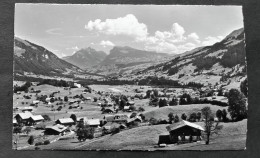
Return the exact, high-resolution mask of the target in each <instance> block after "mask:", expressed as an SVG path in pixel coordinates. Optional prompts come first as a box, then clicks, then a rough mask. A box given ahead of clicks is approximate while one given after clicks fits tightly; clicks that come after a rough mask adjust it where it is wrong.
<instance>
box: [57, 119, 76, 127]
mask: <svg viewBox="0 0 260 158" xmlns="http://www.w3.org/2000/svg"><path fill="white" fill-rule="evenodd" d="M56 124H61V125H64V126H71V125H73V124H75V122H74V121H73V119H72V118H62V119H58V120H57V121H56Z"/></svg>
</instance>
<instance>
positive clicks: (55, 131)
mask: <svg viewBox="0 0 260 158" xmlns="http://www.w3.org/2000/svg"><path fill="white" fill-rule="evenodd" d="M66 131H68V127H66V126H63V125H60V124H57V125H55V126H47V127H46V128H45V131H44V134H45V135H60V134H61V135H63V134H65V132H66Z"/></svg>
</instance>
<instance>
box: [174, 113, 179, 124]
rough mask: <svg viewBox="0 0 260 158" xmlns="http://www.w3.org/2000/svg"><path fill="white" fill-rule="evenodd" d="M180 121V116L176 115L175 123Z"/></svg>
mask: <svg viewBox="0 0 260 158" xmlns="http://www.w3.org/2000/svg"><path fill="white" fill-rule="evenodd" d="M179 121H180V120H179V116H178V115H175V117H174V123H177V122H179Z"/></svg>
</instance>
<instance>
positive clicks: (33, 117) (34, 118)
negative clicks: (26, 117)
mask: <svg viewBox="0 0 260 158" xmlns="http://www.w3.org/2000/svg"><path fill="white" fill-rule="evenodd" d="M31 118H32V119H33V120H34V121H40V120H44V118H43V117H42V115H34V116H31Z"/></svg>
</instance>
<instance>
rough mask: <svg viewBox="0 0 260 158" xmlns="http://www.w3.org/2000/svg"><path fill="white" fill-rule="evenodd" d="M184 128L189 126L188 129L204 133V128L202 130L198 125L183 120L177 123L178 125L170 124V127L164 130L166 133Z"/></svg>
mask: <svg viewBox="0 0 260 158" xmlns="http://www.w3.org/2000/svg"><path fill="white" fill-rule="evenodd" d="M184 126H189V127H192V128H196V129H199V130H201V131H204V128H202V127H201V126H200V125H197V124H195V123H191V122H188V121H185V120H182V121H181V122H178V123H174V124H171V125H169V126H167V127H166V129H167V130H168V131H173V130H176V129H179V128H181V127H184Z"/></svg>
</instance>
